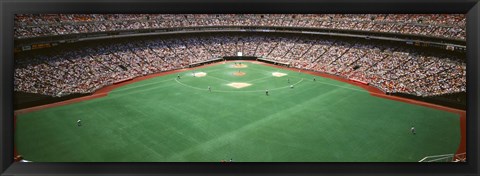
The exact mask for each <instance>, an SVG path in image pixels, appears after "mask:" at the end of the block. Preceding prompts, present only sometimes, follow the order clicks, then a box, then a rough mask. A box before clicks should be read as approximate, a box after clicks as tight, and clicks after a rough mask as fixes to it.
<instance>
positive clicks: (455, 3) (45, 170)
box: [0, 0, 480, 176]
mask: <svg viewBox="0 0 480 176" xmlns="http://www.w3.org/2000/svg"><path fill="white" fill-rule="evenodd" d="M0 12H1V15H0V18H1V20H0V30H1V35H0V41H1V44H0V46H1V47H0V53H1V57H0V61H1V63H0V67H1V69H0V84H1V86H0V97H1V102H0V104H1V106H0V114H1V120H0V129H1V130H0V143H1V144H0V150H1V152H0V173H3V174H2V175H6V176H7V175H8V176H10V175H121V174H123V175H174V174H175V175H374V174H376V175H412V174H413V175H465V176H473V175H479V162H478V158H480V155H479V152H478V149H479V140H478V138H479V137H480V134H479V130H478V128H479V127H480V125H479V121H478V109H480V107H479V103H478V100H479V95H478V91H479V84H478V79H479V77H478V75H479V73H478V70H480V65H479V62H478V58H479V52H480V46H479V41H480V40H479V39H480V36H479V32H480V26H479V25H480V23H479V22H480V3H479V1H478V0H388V1H386V0H154V1H145V0H142V1H135V0H114V1H113V0H87V1H84V0H71V1H67V0H2V1H1V2H0ZM16 13H463V14H467V57H468V59H467V94H468V98H467V106H468V107H467V157H468V162H466V163H455V164H453V163H235V162H234V163H228V164H225V163H13V144H14V138H13V103H12V102H13V68H14V66H13V41H14V39H13V33H14V32H13V24H14V23H13V19H14V18H13V16H14V14H16Z"/></svg>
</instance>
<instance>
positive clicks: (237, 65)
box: [232, 64, 248, 68]
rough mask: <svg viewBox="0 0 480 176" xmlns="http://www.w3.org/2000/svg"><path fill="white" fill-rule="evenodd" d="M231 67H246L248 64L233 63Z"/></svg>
mask: <svg viewBox="0 0 480 176" xmlns="http://www.w3.org/2000/svg"><path fill="white" fill-rule="evenodd" d="M232 67H233V68H247V67H248V66H247V65H245V64H234V65H233V66H232Z"/></svg>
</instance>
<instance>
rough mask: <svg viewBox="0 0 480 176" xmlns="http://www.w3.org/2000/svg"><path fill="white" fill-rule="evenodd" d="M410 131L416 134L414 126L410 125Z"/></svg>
mask: <svg viewBox="0 0 480 176" xmlns="http://www.w3.org/2000/svg"><path fill="white" fill-rule="evenodd" d="M410 131H411V132H412V134H416V131H415V127H414V126H412V128H410Z"/></svg>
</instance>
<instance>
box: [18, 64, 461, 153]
mask: <svg viewBox="0 0 480 176" xmlns="http://www.w3.org/2000/svg"><path fill="white" fill-rule="evenodd" d="M233 64H234V62H226V63H225V64H220V63H216V64H211V65H207V66H204V67H202V68H201V72H200V71H198V69H200V68H192V69H190V70H189V69H184V70H179V71H173V72H168V73H164V74H163V75H162V76H156V77H151V78H149V79H145V80H140V81H139V80H136V82H135V81H134V82H131V83H128V84H124V86H121V87H118V88H115V89H113V90H111V91H110V92H108V95H107V96H103V97H100V98H94V99H90V100H85V101H77V102H74V103H70V104H64V105H58V104H57V105H55V106H54V107H50V108H43V109H39V110H35V111H31V112H28V111H25V112H22V113H18V115H17V121H16V125H17V126H16V133H15V134H16V135H15V142H16V147H17V150H18V152H19V153H21V154H22V155H23V156H24V157H25V158H28V159H29V160H32V161H37V162H41V161H45V162H49V161H55V162H59V161H70V162H103V161H105V162H122V161H124V162H127V161H128V162H152V161H153V162H164V161H165V162H182V161H193V162H218V161H220V160H222V159H226V158H234V159H235V162H254V161H258V162H287V161H288V162H292V161H293V162H295V161H299V162H303V161H306V162H335V161H345V162H365V161H366V162H368V161H372V162H381V161H387V162H411V161H413V162H415V161H418V160H420V159H422V158H423V157H424V156H426V155H435V154H438V153H455V152H456V150H457V148H458V147H459V143H460V140H461V134H460V115H459V113H455V112H453V111H447V110H441V109H439V108H432V107H426V106H419V105H415V104H412V103H406V102H402V101H398V100H392V99H388V98H383V97H381V96H378V95H377V96H374V94H375V93H374V92H371V91H369V90H368V89H365V86H363V87H362V86H359V84H355V83H348V82H342V81H339V80H338V79H331V78H329V77H327V76H325V77H324V76H318V75H312V74H310V73H304V72H301V73H298V71H297V70H296V69H289V68H284V67H277V66H273V65H270V64H264V63H260V62H255V63H252V62H246V61H243V62H242V64H244V65H245V68H242V70H241V71H242V72H245V73H248V74H245V75H244V76H241V77H239V76H234V75H232V74H231V73H233V72H237V71H238V69H237V68H234V67H233V66H232V65H233ZM192 71H195V73H196V74H200V73H202V74H201V75H202V76H203V77H198V76H195V77H194V76H193V75H192ZM170 73H172V74H170ZM275 73H278V74H275ZM280 73H281V74H280ZM178 75H180V76H181V79H176V78H177V76H178ZM278 75H282V77H278ZM312 76H314V77H315V78H316V81H312ZM286 78H288V79H289V81H290V82H291V83H290V84H289V83H287V81H286V80H287V79H286ZM291 85H295V89H290V86H291ZM210 86H211V88H212V90H211V92H209V91H208V88H207V87H210ZM265 89H268V90H269V96H265V95H264V91H265ZM100 92H101V91H100ZM77 119H81V120H82V126H77V125H76V123H75V122H76V120H77ZM412 124H415V128H416V129H417V134H416V135H412V134H411V133H410V131H409V130H410V127H411V125H412Z"/></svg>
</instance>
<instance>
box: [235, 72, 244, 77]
mask: <svg viewBox="0 0 480 176" xmlns="http://www.w3.org/2000/svg"><path fill="white" fill-rule="evenodd" d="M245 74H246V73H245V72H235V73H233V75H235V76H245Z"/></svg>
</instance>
